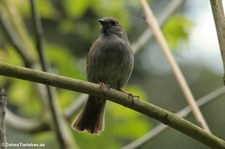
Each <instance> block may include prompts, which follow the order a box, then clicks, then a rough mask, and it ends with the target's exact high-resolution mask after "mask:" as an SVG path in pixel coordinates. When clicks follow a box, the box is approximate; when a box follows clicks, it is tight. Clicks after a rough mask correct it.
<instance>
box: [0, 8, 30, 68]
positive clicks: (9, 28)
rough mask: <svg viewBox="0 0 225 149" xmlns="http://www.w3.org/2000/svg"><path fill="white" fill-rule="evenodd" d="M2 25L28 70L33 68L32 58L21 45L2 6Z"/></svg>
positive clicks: (0, 20)
mask: <svg viewBox="0 0 225 149" xmlns="http://www.w3.org/2000/svg"><path fill="white" fill-rule="evenodd" d="M0 25H1V27H2V29H3V31H5V34H6V36H7V38H8V39H9V41H10V42H11V43H12V45H13V47H14V48H15V50H16V51H17V52H18V54H19V55H20V56H21V57H22V59H23V61H24V63H25V66H26V67H28V68H31V66H32V65H33V60H32V59H31V58H30V56H29V55H28V54H27V53H26V50H25V49H24V47H23V46H22V45H21V42H20V41H19V40H18V39H19V38H18V35H17V34H16V32H15V31H14V29H13V27H12V26H11V24H10V23H9V22H8V20H7V19H6V16H5V9H4V8H3V6H1V5H0Z"/></svg>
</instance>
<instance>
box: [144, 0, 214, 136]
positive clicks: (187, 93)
mask: <svg viewBox="0 0 225 149" xmlns="http://www.w3.org/2000/svg"><path fill="white" fill-rule="evenodd" d="M140 2H141V4H142V7H143V9H144V12H145V16H146V22H147V23H148V25H149V26H150V27H151V28H152V31H153V33H154V35H155V37H156V39H157V40H158V42H159V44H160V46H161V48H162V50H163V52H164V54H165V56H166V58H167V60H168V62H169V64H170V65H171V67H172V70H173V72H174V75H175V77H176V79H177V81H178V83H179V85H180V88H181V90H182V91H183V93H184V96H185V97H186V99H187V102H188V104H189V105H190V106H191V108H192V111H193V114H194V117H195V118H196V120H197V122H198V123H199V124H200V126H201V127H202V128H204V129H205V130H206V131H208V132H210V130H209V127H208V125H207V123H206V121H205V119H204V117H203V115H202V113H201V111H200V109H199V108H198V106H197V104H196V102H195V99H194V97H193V95H192V93H191V90H190V88H189V87H188V85H187V82H186V80H185V78H184V76H183V74H182V72H181V70H180V68H179V66H178V65H177V63H176V61H175V59H174V58H173V55H172V53H171V52H170V49H169V46H168V44H167V42H166V39H165V38H164V36H163V34H162V32H161V30H160V28H159V25H158V23H157V20H156V19H155V17H154V15H153V13H152V10H151V8H150V7H149V6H148V3H147V2H146V0H140Z"/></svg>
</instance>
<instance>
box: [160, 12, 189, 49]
mask: <svg viewBox="0 0 225 149" xmlns="http://www.w3.org/2000/svg"><path fill="white" fill-rule="evenodd" d="M192 26H193V23H192V22H191V21H190V20H189V19H187V18H186V17H184V16H174V17H172V18H170V19H169V21H168V22H167V23H166V24H165V25H164V27H163V33H164V35H165V38H166V40H167V41H168V43H169V45H170V46H171V47H172V48H178V46H179V45H180V44H181V42H184V41H187V40H188V35H189V32H190V30H191V28H192Z"/></svg>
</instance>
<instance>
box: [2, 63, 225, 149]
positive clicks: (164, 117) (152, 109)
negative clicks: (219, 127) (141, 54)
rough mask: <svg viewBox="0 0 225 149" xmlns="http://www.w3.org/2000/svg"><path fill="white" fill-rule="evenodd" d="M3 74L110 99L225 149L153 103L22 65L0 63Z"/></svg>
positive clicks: (202, 132)
mask: <svg viewBox="0 0 225 149" xmlns="http://www.w3.org/2000/svg"><path fill="white" fill-rule="evenodd" d="M0 75H3V76H8V77H13V78H18V79H22V80H27V81H32V82H37V83H42V84H46V85H51V86H55V87H60V88H64V89H68V90H72V91H78V92H82V93H86V94H91V95H94V96H98V97H101V98H104V99H109V100H110V101H113V102H116V103H118V104H121V105H123V106H126V107H128V108H130V109H133V110H135V111H138V112H140V113H142V114H144V115H147V116H149V117H152V118H155V119H157V120H159V121H161V122H162V123H164V124H166V125H169V126H171V127H173V128H175V129H176V130H178V131H180V132H182V133H184V134H186V135H188V136H190V137H192V138H194V139H196V140H198V141H199V142H202V143H203V144H205V145H207V146H209V147H211V148H217V149H220V148H221V149H222V148H225V141H224V140H222V139H220V138H218V137H216V136H215V135H213V134H210V133H208V132H207V131H205V130H203V129H201V128H199V127H198V126H196V125H194V124H192V123H190V122H189V121H187V120H184V119H183V118H180V117H178V116H176V115H175V114H173V113H171V112H169V111H167V110H165V109H162V108H160V107H158V106H155V105H153V104H150V103H148V102H146V101H144V100H141V99H136V98H134V99H130V97H128V96H127V94H125V93H122V92H120V91H118V90H115V89H110V90H106V91H102V90H101V89H100V86H99V85H97V84H94V83H90V82H86V81H82V80H78V79H72V78H68V77H64V76H59V75H55V74H50V73H46V72H41V71H36V70H32V69H28V68H23V67H19V66H13V65H9V64H5V63H1V62H0Z"/></svg>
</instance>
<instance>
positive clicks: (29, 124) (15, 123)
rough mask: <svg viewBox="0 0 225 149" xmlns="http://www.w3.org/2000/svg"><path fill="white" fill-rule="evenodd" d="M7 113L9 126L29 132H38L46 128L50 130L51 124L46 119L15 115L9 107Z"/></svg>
mask: <svg viewBox="0 0 225 149" xmlns="http://www.w3.org/2000/svg"><path fill="white" fill-rule="evenodd" d="M6 113H7V115H6V118H5V121H6V124H7V126H9V127H11V128H13V129H16V130H19V131H23V132H27V133H36V132H41V131H45V130H50V128H49V125H48V124H47V123H46V121H45V119H28V118H23V117H20V116H18V115H15V114H14V113H13V112H12V111H10V110H9V109H6Z"/></svg>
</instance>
